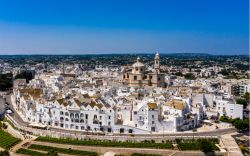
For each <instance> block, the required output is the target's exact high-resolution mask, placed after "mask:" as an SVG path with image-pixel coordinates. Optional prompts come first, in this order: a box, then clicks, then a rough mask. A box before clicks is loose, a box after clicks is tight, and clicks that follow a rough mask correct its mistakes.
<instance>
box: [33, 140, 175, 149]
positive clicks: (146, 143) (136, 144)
mask: <svg viewBox="0 0 250 156" xmlns="http://www.w3.org/2000/svg"><path fill="white" fill-rule="evenodd" d="M36 141H44V142H53V143H60V144H72V145H84V146H102V147H125V148H126V147H127V148H160V149H170V148H172V147H173V145H172V142H164V143H154V142H151V141H144V142H118V141H100V140H76V139H61V138H51V137H38V138H37V139H36Z"/></svg>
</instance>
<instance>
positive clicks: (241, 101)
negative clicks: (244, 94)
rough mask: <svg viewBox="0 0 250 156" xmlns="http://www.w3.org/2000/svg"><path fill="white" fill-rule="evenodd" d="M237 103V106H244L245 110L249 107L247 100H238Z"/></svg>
mask: <svg viewBox="0 0 250 156" xmlns="http://www.w3.org/2000/svg"><path fill="white" fill-rule="evenodd" d="M236 103H237V104H242V105H243V106H244V108H246V107H247V100H246V99H244V98H239V99H236Z"/></svg>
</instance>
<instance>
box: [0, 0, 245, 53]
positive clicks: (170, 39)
mask: <svg viewBox="0 0 250 156" xmlns="http://www.w3.org/2000/svg"><path fill="white" fill-rule="evenodd" d="M248 7H249V4H248V0H151V1H149V0H99V1H98V0H37V1H34V0H22V1H20V0H16V1H15V0H0V54H85V53H135V52H136V53H154V52H155V51H159V52H160V53H185V52H189V53H190V52H193V53H210V54H248V52H249V46H248V44H249V39H248V38H249V32H248V31H249V30H248V27H249V8H248Z"/></svg>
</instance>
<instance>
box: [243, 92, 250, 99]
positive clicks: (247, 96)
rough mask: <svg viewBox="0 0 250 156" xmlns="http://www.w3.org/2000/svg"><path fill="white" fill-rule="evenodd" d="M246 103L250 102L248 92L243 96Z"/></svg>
mask: <svg viewBox="0 0 250 156" xmlns="http://www.w3.org/2000/svg"><path fill="white" fill-rule="evenodd" d="M243 97H244V98H245V100H246V101H249V100H250V93H248V92H246V93H245V95H244V96H243Z"/></svg>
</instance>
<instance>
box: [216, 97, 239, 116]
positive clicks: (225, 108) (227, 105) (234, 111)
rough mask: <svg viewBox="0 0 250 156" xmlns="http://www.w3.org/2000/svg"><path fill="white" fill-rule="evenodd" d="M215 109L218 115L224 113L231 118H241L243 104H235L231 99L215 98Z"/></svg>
mask: <svg viewBox="0 0 250 156" xmlns="http://www.w3.org/2000/svg"><path fill="white" fill-rule="evenodd" d="M216 111H217V112H218V113H219V116H223V115H225V116H227V117H230V118H232V119H236V118H240V119H243V105H240V104H235V103H234V102H232V101H227V100H222V99H220V100H216Z"/></svg>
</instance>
